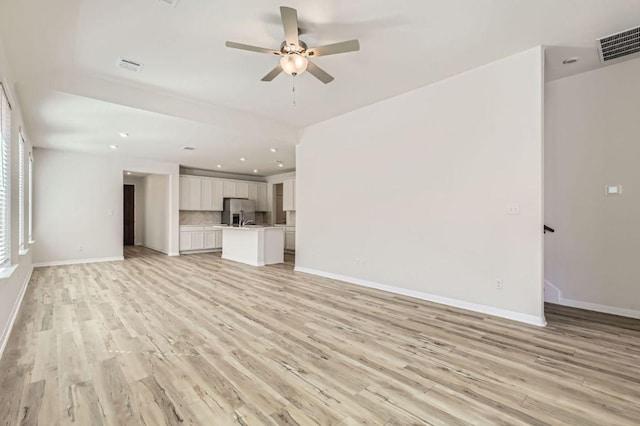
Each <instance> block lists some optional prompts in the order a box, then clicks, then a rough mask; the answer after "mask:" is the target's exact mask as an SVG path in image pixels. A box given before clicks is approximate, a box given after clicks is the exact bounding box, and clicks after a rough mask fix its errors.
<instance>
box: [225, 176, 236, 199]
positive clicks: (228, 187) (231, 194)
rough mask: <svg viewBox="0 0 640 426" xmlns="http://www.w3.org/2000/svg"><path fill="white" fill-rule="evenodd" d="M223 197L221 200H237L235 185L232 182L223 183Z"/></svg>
mask: <svg viewBox="0 0 640 426" xmlns="http://www.w3.org/2000/svg"><path fill="white" fill-rule="evenodd" d="M223 185H224V191H223V192H224V197H223V198H238V197H237V196H236V183H235V182H234V181H232V180H225V181H224V184H223Z"/></svg>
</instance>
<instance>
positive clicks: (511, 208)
mask: <svg viewBox="0 0 640 426" xmlns="http://www.w3.org/2000/svg"><path fill="white" fill-rule="evenodd" d="M507 214H509V215H518V214H520V204H515V203H513V204H508V205H507Z"/></svg>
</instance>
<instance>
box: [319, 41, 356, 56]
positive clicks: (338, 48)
mask: <svg viewBox="0 0 640 426" xmlns="http://www.w3.org/2000/svg"><path fill="white" fill-rule="evenodd" d="M358 50H360V42H358V40H349V41H343V42H340V43H334V44H327V45H326V46H318V47H312V48H311V49H307V55H309V56H310V57H314V58H316V57H318V56H327V55H335V54H337V53H347V52H356V51H358Z"/></svg>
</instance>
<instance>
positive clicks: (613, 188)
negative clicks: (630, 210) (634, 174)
mask: <svg viewBox="0 0 640 426" xmlns="http://www.w3.org/2000/svg"><path fill="white" fill-rule="evenodd" d="M606 193H607V195H620V194H622V185H607V191H606Z"/></svg>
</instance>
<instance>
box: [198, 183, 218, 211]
mask: <svg viewBox="0 0 640 426" xmlns="http://www.w3.org/2000/svg"><path fill="white" fill-rule="evenodd" d="M201 182H202V199H201V202H200V210H204V211H212V210H213V196H214V195H215V194H214V191H213V179H207V178H202V179H201Z"/></svg>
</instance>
